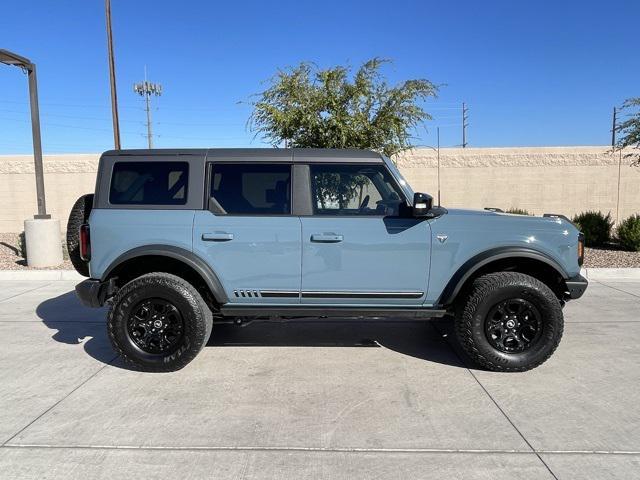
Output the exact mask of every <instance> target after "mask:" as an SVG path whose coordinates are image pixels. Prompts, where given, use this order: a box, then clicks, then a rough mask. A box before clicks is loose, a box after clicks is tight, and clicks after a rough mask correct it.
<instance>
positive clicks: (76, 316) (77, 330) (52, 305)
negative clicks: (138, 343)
mask: <svg viewBox="0 0 640 480" xmlns="http://www.w3.org/2000/svg"><path fill="white" fill-rule="evenodd" d="M106 314H107V311H106V309H104V308H100V309H96V308H87V307H85V306H84V305H82V304H81V303H80V301H79V300H78V297H76V294H75V292H73V291H71V292H67V293H65V294H63V295H60V296H57V297H54V298H49V299H47V300H45V301H44V302H42V303H40V304H39V305H38V306H37V307H36V315H38V317H39V318H40V319H42V323H44V324H45V325H46V326H47V327H48V328H50V329H51V330H54V331H55V333H54V334H53V335H52V336H51V338H53V339H54V340H55V341H57V342H60V343H66V344H69V345H79V344H83V347H84V350H85V352H87V353H88V354H89V355H90V356H91V357H93V358H95V359H96V360H98V361H100V362H103V363H110V362H111V361H113V358H114V356H115V353H114V351H113V349H112V348H111V344H110V343H109V339H108V338H107V329H106V328H105V319H106Z"/></svg>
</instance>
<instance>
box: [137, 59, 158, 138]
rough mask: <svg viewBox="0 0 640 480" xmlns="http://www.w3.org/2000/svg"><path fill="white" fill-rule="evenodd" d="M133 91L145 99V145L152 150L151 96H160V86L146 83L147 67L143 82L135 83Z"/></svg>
mask: <svg viewBox="0 0 640 480" xmlns="http://www.w3.org/2000/svg"><path fill="white" fill-rule="evenodd" d="M133 91H134V92H136V93H137V94H138V95H140V96H141V97H144V98H145V102H146V110H147V143H148V144H149V149H151V148H153V133H152V132H151V95H155V96H156V97H159V96H160V95H162V85H160V84H159V83H151V82H149V81H147V66H146V65H145V67H144V82H141V83H135V84H134V85H133Z"/></svg>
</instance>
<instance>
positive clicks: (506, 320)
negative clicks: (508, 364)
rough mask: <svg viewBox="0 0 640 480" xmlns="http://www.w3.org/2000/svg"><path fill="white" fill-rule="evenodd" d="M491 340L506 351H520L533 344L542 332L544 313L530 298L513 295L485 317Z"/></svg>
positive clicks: (491, 342) (487, 334)
mask: <svg viewBox="0 0 640 480" xmlns="http://www.w3.org/2000/svg"><path fill="white" fill-rule="evenodd" d="M484 328H485V335H486V336H487V340H488V341H489V343H490V344H491V345H492V346H493V347H494V348H496V349H497V350H499V351H501V352H504V353H520V352H524V351H526V350H528V349H529V348H531V347H532V346H533V345H535V343H536V342H537V341H538V340H539V339H540V337H541V334H542V317H541V315H540V312H539V311H538V309H537V308H536V307H535V306H534V305H533V304H532V303H531V302H529V301H528V300H525V299H523V298H512V299H509V300H504V301H502V302H500V303H498V304H497V305H495V306H494V307H493V308H492V309H491V311H490V312H489V314H488V315H487V318H486V320H485V327H484Z"/></svg>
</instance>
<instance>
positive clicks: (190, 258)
mask: <svg viewBox="0 0 640 480" xmlns="http://www.w3.org/2000/svg"><path fill="white" fill-rule="evenodd" d="M149 255H154V256H161V257H169V258H173V259H175V260H179V261H181V262H183V263H184V264H186V265H188V266H189V267H191V268H192V269H193V270H195V271H196V272H197V273H198V274H199V275H200V276H201V277H202V278H203V279H204V281H205V283H206V284H207V286H208V287H209V290H211V294H212V295H213V297H214V298H215V299H216V301H217V302H218V303H219V304H221V305H222V304H223V303H228V302H229V297H227V294H226V293H225V291H224V288H223V287H222V283H221V282H220V279H219V278H218V275H216V272H215V271H214V270H213V269H212V268H211V267H210V266H209V264H208V263H207V262H205V261H204V260H203V259H202V258H200V257H199V256H198V255H196V254H195V253H193V252H191V251H189V250H187V249H185V248H181V247H176V246H174V245H162V244H158V245H143V246H141V247H136V248H132V249H131V250H128V251H126V252H124V253H123V254H121V255H120V256H118V257H117V258H116V259H115V260H114V261H113V262H111V263H110V264H109V266H108V267H107V268H106V270H105V271H104V273H103V274H102V277H101V278H100V280H101V281H103V282H104V281H106V280H108V279H109V276H110V275H111V274H112V273H113V271H114V270H115V269H116V268H117V267H118V266H119V265H121V264H122V263H124V262H126V261H128V260H132V259H134V258H137V257H145V256H149Z"/></svg>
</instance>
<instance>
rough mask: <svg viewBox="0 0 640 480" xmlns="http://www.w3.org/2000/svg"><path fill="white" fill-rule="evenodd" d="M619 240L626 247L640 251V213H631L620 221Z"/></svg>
mask: <svg viewBox="0 0 640 480" xmlns="http://www.w3.org/2000/svg"><path fill="white" fill-rule="evenodd" d="M618 240H619V241H620V244H621V245H622V246H623V247H624V248H626V249H629V250H633V251H636V252H640V215H638V214H636V215H631V216H630V217H629V218H626V219H624V220H623V221H622V222H620V225H618Z"/></svg>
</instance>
